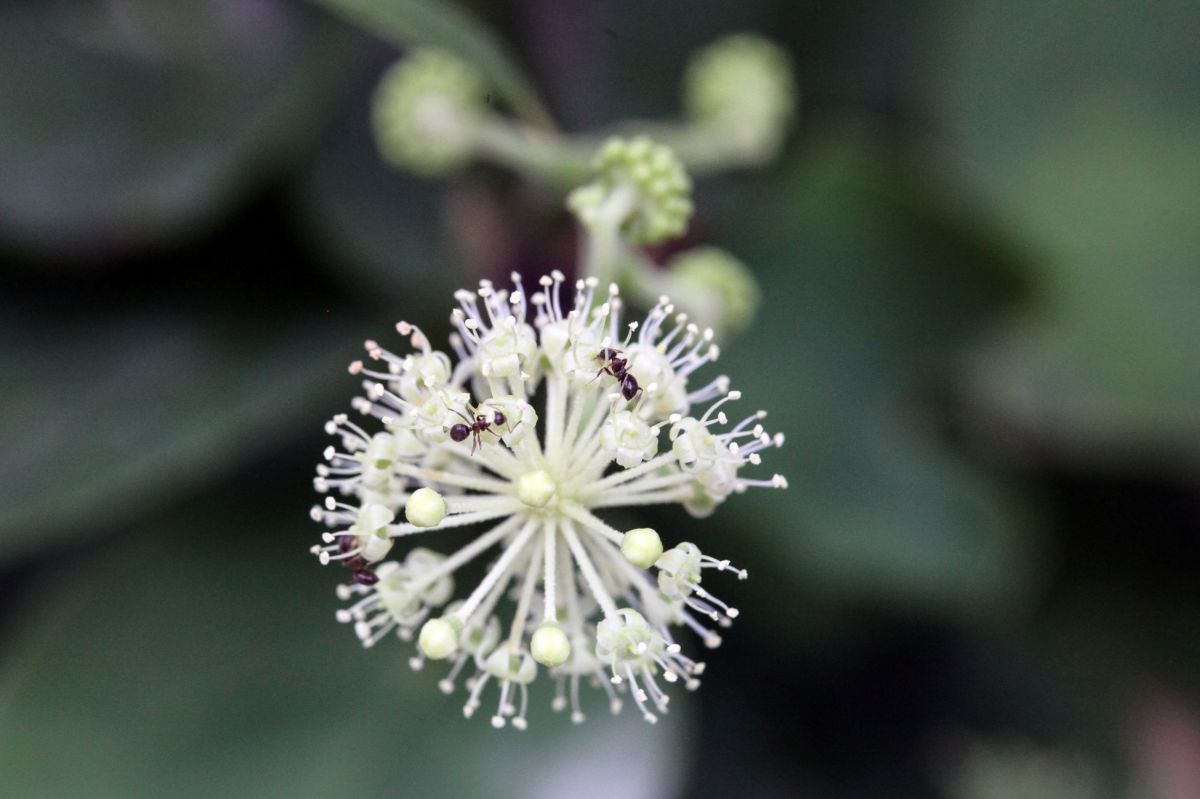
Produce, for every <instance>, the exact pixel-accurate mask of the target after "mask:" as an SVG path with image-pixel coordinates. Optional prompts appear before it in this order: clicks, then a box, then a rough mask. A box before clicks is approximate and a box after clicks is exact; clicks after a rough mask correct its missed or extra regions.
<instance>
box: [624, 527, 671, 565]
mask: <svg viewBox="0 0 1200 799" xmlns="http://www.w3.org/2000/svg"><path fill="white" fill-rule="evenodd" d="M662 553H663V545H662V539H661V538H659V536H658V533H657V532H656V531H655V530H652V529H651V528H649V527H637V528H635V529H633V530H630V531H628V532H627V533H625V537H624V538H623V539H622V540H621V554H622V555H624V556H625V560H627V561H629V562H630V563H632V564H633V565H634V566H637V567H638V568H639V569H649V568H650V567H651V566H653V565H654V562H655V561H657V560H658V559H659V558H660V557H661V556H662Z"/></svg>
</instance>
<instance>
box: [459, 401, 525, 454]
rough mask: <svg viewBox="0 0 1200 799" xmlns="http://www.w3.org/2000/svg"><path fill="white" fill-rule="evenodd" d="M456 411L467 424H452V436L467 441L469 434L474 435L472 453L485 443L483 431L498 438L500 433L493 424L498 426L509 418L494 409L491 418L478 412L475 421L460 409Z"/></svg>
mask: <svg viewBox="0 0 1200 799" xmlns="http://www.w3.org/2000/svg"><path fill="white" fill-rule="evenodd" d="M454 412H455V413H456V414H458V416H459V417H460V418H461V419H462V420H463V421H464V422H466V424H462V423H459V424H456V425H451V426H450V438H452V439H453V440H455V441H466V440H467V436H473V437H474V440H472V442H471V454H472V455H474V454H475V450H476V449H478V448H479V447H481V446H482V445H483V439H482V438H481V436H482V434H483V433H491V434H492V435H494V436H496V437H497V438H498V437H499V433H497V432H496V431H495V430H492V429H491V426H492V425H493V424H494V425H496V426H502V425H503V424H504V423H505V422H506V421H507V418H506V417H505V416H504V414H503V413H501V412H500V411H498V410H493V411H492V418H491V419H488V417H487V416H485V415H484V414H481V413H478V412H476V413H475V420H474V421H471V419H470V418H469V417H467V416H466V415H465V414H462V413H459V412H458V411H454ZM510 432H511V431H510Z"/></svg>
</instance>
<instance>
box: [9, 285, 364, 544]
mask: <svg viewBox="0 0 1200 799" xmlns="http://www.w3.org/2000/svg"><path fill="white" fill-rule="evenodd" d="M4 317H5V319H6V321H7V322H8V323H9V324H12V325H14V326H16V327H17V328H19V329H20V330H22V331H23V335H22V336H21V337H19V338H13V339H5V340H4V342H3V344H2V345H0V360H2V361H3V363H4V364H5V367H6V369H10V370H12V373H13V374H19V375H20V378H21V379H20V381H19V382H16V383H13V384H10V385H9V386H8V390H6V391H5V392H4V394H3V396H2V397H0V439H3V440H4V442H5V451H6V453H5V454H6V456H7V457H5V458H4V459H3V460H0V486H2V487H3V488H2V491H3V496H4V501H3V502H2V503H0V558H3V557H12V556H14V555H21V554H30V553H32V552H35V551H36V550H37V549H38V548H41V547H46V546H48V545H50V544H61V543H62V541H63V540H64V538H67V537H69V536H72V535H79V534H84V533H88V534H96V533H99V532H101V531H103V530H105V529H108V528H110V527H111V526H115V525H120V524H122V523H126V522H129V521H130V520H134V519H138V518H140V517H143V516H144V515H145V514H146V513H147V512H148V511H150V510H154V509H158V508H160V507H163V506H165V505H166V504H167V503H169V502H170V501H171V500H173V499H177V498H178V497H179V496H180V495H181V494H184V493H185V492H187V491H192V490H195V489H197V488H199V487H201V486H203V485H205V484H206V483H210V482H212V481H214V480H216V479H217V478H218V476H219V475H221V474H223V473H227V472H228V470H230V469H232V468H236V467H238V466H241V465H243V464H245V463H247V462H249V461H250V460H252V459H253V458H255V457H261V456H263V455H265V454H268V453H270V452H272V451H274V449H275V448H277V447H278V446H279V445H280V444H281V443H282V442H285V441H289V440H294V439H295V437H296V436H297V435H302V434H303V432H304V429H303V427H302V425H303V423H304V421H305V420H308V419H312V418H313V417H314V415H317V416H318V417H319V416H320V415H321V414H322V413H323V411H322V410H321V408H322V403H324V402H327V401H328V399H327V397H326V393H325V391H324V390H319V388H320V386H319V385H318V386H314V384H313V381H312V374H313V372H311V371H310V370H313V369H320V370H321V373H323V374H332V375H337V374H338V373H340V372H341V371H342V370H341V366H342V364H343V363H344V362H345V361H346V359H347V354H348V352H349V351H350V347H351V344H350V342H351V341H352V339H349V338H348V337H349V335H350V330H349V328H347V327H345V326H343V325H341V324H334V323H332V322H329V321H326V320H321V321H319V322H315V323H314V322H313V321H311V320H309V321H307V322H304V323H301V322H298V321H293V322H292V323H291V324H288V323H286V321H285V320H279V323H278V324H277V325H270V324H266V325H264V324H263V322H262V321H260V323H259V325H250V324H249V323H248V322H246V321H244V320H243V321H238V320H235V319H229V318H221V319H214V318H211V317H210V318H201V317H198V316H197V315H195V314H190V315H189V314H171V313H168V312H166V310H165V309H158V310H148V309H144V308H143V309H129V308H127V309H125V310H124V313H123V314H122V315H121V316H114V315H113V314H101V313H92V314H87V315H83V316H81V315H78V314H72V316H71V318H70V319H69V320H63V319H60V318H57V317H51V318H45V317H42V316H38V315H35V314H33V313H29V312H27V311H22V310H19V309H17V308H14V307H12V306H11V305H9V307H7V308H6V309H5V311H4ZM259 327H264V328H266V329H268V330H269V329H270V328H271V327H274V328H275V329H274V330H273V331H271V332H262V330H258V329H257V328H259ZM320 385H328V384H327V383H323V384H320ZM330 387H332V386H330ZM314 389H318V390H314Z"/></svg>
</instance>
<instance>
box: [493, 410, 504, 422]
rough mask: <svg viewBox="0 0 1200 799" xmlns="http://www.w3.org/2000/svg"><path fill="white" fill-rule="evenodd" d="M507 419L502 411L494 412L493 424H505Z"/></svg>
mask: <svg viewBox="0 0 1200 799" xmlns="http://www.w3.org/2000/svg"><path fill="white" fill-rule="evenodd" d="M505 421H506V418H505V416H504V414H502V413H500V411H492V424H504V422H505Z"/></svg>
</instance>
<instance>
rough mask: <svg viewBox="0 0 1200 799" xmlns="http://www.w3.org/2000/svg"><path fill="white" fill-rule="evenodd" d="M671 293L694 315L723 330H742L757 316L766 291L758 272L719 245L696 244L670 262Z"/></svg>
mask: <svg viewBox="0 0 1200 799" xmlns="http://www.w3.org/2000/svg"><path fill="white" fill-rule="evenodd" d="M667 275H668V276H669V280H670V286H669V290H668V291H666V292H664V293H666V294H670V295H671V298H672V299H673V300H675V302H676V304H677V305H679V306H680V307H682V308H683V309H684V310H686V311H688V312H690V313H691V315H692V316H693V318H696V319H698V320H700V321H702V322H703V323H704V324H708V325H711V326H712V327H715V328H718V329H719V330H729V331H740V330H745V329H746V327H747V326H748V325H749V324H750V322H751V321H753V319H754V314H755V313H757V312H758V306H759V303H760V302H761V301H762V292H761V291H760V289H759V287H758V281H757V280H755V279H754V273H752V272H751V271H750V269H749V268H748V267H747V266H746V265H745V264H744V263H742V262H741V261H739V260H738V259H737V258H735V257H733V256H732V255H730V254H729V253H728V252H726V251H725V250H722V249H719V248H717V247H696V248H695V249H692V250H688V251H687V252H683V253H680V254H679V255H677V256H675V257H674V258H672V259H671V260H670V261H669V262H668V263H667Z"/></svg>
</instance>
